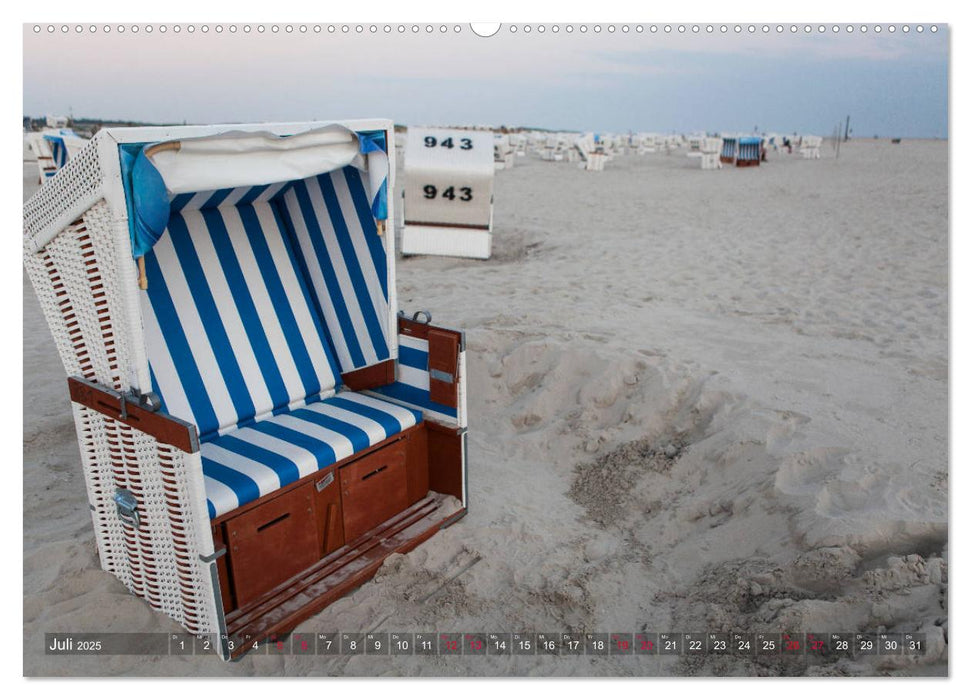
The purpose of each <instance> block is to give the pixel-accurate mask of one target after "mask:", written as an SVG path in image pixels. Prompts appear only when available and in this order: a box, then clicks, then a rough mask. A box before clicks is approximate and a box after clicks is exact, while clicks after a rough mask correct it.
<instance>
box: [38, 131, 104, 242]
mask: <svg viewBox="0 0 971 700" xmlns="http://www.w3.org/2000/svg"><path fill="white" fill-rule="evenodd" d="M106 138H108V136H107V135H105V134H96V135H95V137H94V138H93V139H91V141H90V142H89V143H88V144H87V145H86V146H85V147H84V148H82V149H81V150H80V151H79V152H78V153H77V155H75V156H74V157H72V158H71V160H69V161H68V162H67V164H65V166H64V167H63V168H61V169H60V170H58V171H57V174H55V175H54V177H51V178H48V180H47V182H45V183H44V186H43V187H41V188H40V190H38V191H37V193H36V194H34V195H33V196H32V197H31V198H30V199H28V200H27V202H26V203H24V237H25V243H26V245H27V246H28V247H30V248H31V249H33V248H36V247H38V246H34V245H33V244H34V242H35V241H37V242H41V241H43V240H44V239H45V238H46V237H48V236H49V235H50V234H52V233H56V232H60V231H61V230H62V229H63V228H64V227H65V226H67V225H68V224H69V223H70V222H71V221H73V220H74V219H75V218H77V217H78V216H80V215H81V214H82V213H83V212H84V211H85V210H87V209H88V208H89V207H90V206H91V205H92V204H94V203H95V202H96V201H97V200H98V199H99V198H100V197H101V192H102V188H103V187H104V182H105V171H104V168H103V167H102V164H101V160H100V157H99V153H100V148H101V143H102V141H103V140H104V139H106Z"/></svg>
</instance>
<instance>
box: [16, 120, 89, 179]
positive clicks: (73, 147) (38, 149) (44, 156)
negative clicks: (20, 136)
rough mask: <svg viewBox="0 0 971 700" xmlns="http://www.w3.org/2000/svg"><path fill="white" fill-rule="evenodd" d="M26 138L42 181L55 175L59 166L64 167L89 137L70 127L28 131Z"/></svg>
mask: <svg viewBox="0 0 971 700" xmlns="http://www.w3.org/2000/svg"><path fill="white" fill-rule="evenodd" d="M25 138H26V140H27V145H28V147H29V148H30V151H31V153H32V154H33V155H34V157H35V158H36V159H37V170H38V177H39V181H40V182H42V183H43V182H45V181H46V180H48V179H49V178H52V177H54V173H56V172H57V170H58V168H63V167H64V165H65V164H66V163H67V162H68V160H70V159H71V158H72V157H74V156H75V155H76V154H77V153H78V152H79V151H80V150H81V149H82V148H84V146H85V144H87V142H88V139H86V138H84V137H82V136H79V135H78V134H76V133H74V131H73V130H72V129H68V128H58V129H53V128H47V129H43V130H42V131H33V132H29V133H27V134H26V135H25Z"/></svg>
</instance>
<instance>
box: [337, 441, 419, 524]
mask: <svg viewBox="0 0 971 700" xmlns="http://www.w3.org/2000/svg"><path fill="white" fill-rule="evenodd" d="M406 444H407V441H405V440H399V441H398V442H395V443H392V444H390V445H388V446H387V447H383V448H381V449H380V450H378V451H377V452H372V453H371V454H369V455H368V456H367V457H363V458H361V459H359V460H358V461H356V462H352V463H351V464H348V465H347V466H346V467H343V468H341V470H340V479H341V501H342V505H343V509H344V540H345V542H351V541H353V540H354V539H356V538H357V537H360V536H361V535H363V534H364V533H365V532H367V531H368V530H370V529H371V528H373V527H375V526H377V525H380V524H381V523H383V522H384V521H385V520H387V519H388V518H390V517H391V516H393V515H395V514H397V513H400V512H401V511H403V510H404V509H405V508H407V507H408V477H407V473H406V471H407V470H406V469H405V457H406V449H407V448H406Z"/></svg>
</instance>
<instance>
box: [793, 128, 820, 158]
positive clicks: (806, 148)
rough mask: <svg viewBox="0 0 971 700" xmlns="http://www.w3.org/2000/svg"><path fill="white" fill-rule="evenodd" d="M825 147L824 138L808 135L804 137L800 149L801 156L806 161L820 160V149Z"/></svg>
mask: <svg viewBox="0 0 971 700" xmlns="http://www.w3.org/2000/svg"><path fill="white" fill-rule="evenodd" d="M822 145H823V137H822V136H813V135H811V134H807V135H805V136H803V137H802V145H801V146H800V147H799V154H800V155H801V156H802V157H803V158H806V159H810V160H815V159H816V158H819V157H820V156H819V147H820V146H822Z"/></svg>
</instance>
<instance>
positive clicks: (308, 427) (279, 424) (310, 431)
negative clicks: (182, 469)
mask: <svg viewBox="0 0 971 700" xmlns="http://www.w3.org/2000/svg"><path fill="white" fill-rule="evenodd" d="M420 421H421V414H420V413H418V412H417V411H412V410H409V409H407V408H404V407H401V406H397V405H395V404H392V403H389V402H387V401H382V400H380V399H377V398H374V397H371V396H365V395H363V394H357V393H354V392H351V391H344V392H340V393H338V394H336V395H335V396H332V397H331V398H328V399H324V400H323V401H318V402H316V403H312V404H309V405H307V406H306V407H304V408H299V409H296V410H293V411H288V412H286V413H281V414H279V415H275V416H272V417H270V418H267V419H266V420H263V421H260V422H259V423H256V424H254V425H251V426H249V427H245V428H240V429H239V430H234V431H233V432H231V433H228V434H226V435H222V436H220V437H217V438H216V439H214V440H212V441H211V442H206V443H204V444H203V445H202V450H201V451H202V472H203V474H204V476H205V484H206V497H207V500H208V507H209V517H210V518H216V517H218V516H220V515H223V514H225V513H228V512H230V511H231V510H234V509H235V508H238V507H240V506H243V505H246V504H247V503H250V502H252V501H255V500H256V499H257V498H260V497H261V496H265V495H267V494H269V493H273V492H274V491H276V490H277V489H279V488H282V487H284V486H286V485H288V484H292V483H293V482H295V481H297V480H298V479H300V478H301V477H304V476H307V475H308V474H313V473H314V472H315V471H317V470H319V469H323V468H324V467H327V466H329V465H331V464H334V463H335V462H337V461H339V460H342V459H344V458H346V457H349V456H351V455H352V454H354V453H356V452H359V451H361V450H364V449H367V448H368V447H371V446H372V445H376V444H377V443H379V442H381V441H382V440H384V439H386V438H389V437H391V436H392V435H395V434H397V433H399V432H401V431H402V430H404V429H406V428H410V427H411V426H413V425H416V424H417V423H418V422H420Z"/></svg>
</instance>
